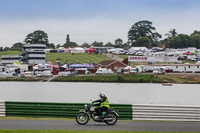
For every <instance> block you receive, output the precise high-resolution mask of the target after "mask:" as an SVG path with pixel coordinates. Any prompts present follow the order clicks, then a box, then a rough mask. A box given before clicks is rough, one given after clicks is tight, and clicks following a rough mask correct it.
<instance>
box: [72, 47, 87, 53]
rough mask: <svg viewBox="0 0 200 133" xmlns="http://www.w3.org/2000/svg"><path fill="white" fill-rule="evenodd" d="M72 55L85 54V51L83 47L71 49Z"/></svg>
mask: <svg viewBox="0 0 200 133" xmlns="http://www.w3.org/2000/svg"><path fill="white" fill-rule="evenodd" d="M71 53H85V49H83V48H81V47H76V48H71Z"/></svg>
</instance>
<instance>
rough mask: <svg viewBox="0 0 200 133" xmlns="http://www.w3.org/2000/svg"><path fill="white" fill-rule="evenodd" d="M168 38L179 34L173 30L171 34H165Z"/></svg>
mask: <svg viewBox="0 0 200 133" xmlns="http://www.w3.org/2000/svg"><path fill="white" fill-rule="evenodd" d="M165 35H166V36H167V37H168V38H172V37H175V36H177V35H178V33H177V32H176V29H171V30H170V31H169V33H167V34H165Z"/></svg>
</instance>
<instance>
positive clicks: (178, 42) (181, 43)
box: [165, 34, 192, 48]
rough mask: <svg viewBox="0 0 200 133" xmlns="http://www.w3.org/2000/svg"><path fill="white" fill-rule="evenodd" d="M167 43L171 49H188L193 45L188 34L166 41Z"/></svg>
mask: <svg viewBox="0 0 200 133" xmlns="http://www.w3.org/2000/svg"><path fill="white" fill-rule="evenodd" d="M165 43H166V45H167V47H169V48H187V47H191V45H192V43H191V40H190V37H189V36H188V35H186V34H179V35H178V36H175V37H172V38H170V39H168V40H166V41H165Z"/></svg>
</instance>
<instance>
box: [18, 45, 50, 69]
mask: <svg viewBox="0 0 200 133" xmlns="http://www.w3.org/2000/svg"><path fill="white" fill-rule="evenodd" d="M45 48H46V45H45V44H26V45H24V47H23V48H22V52H21V56H22V61H23V63H24V64H29V66H30V65H33V64H45V62H46V60H45V58H46V54H45Z"/></svg>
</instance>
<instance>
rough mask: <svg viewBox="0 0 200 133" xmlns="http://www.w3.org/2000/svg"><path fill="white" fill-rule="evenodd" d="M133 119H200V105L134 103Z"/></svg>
mask: <svg viewBox="0 0 200 133" xmlns="http://www.w3.org/2000/svg"><path fill="white" fill-rule="evenodd" d="M132 109H133V120H161V121H200V106H199V107H193V106H178V105H176V106H172V105H170V106H167V105H132Z"/></svg>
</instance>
